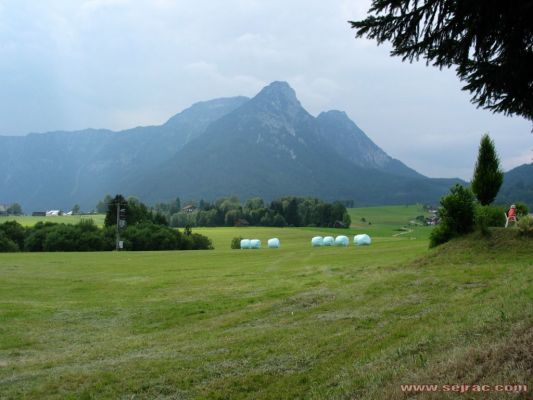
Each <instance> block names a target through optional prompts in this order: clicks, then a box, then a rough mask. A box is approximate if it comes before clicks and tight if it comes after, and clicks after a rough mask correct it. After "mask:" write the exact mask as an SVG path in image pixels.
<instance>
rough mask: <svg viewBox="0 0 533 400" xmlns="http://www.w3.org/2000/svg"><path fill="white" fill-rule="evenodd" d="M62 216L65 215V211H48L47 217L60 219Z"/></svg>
mask: <svg viewBox="0 0 533 400" xmlns="http://www.w3.org/2000/svg"><path fill="white" fill-rule="evenodd" d="M60 215H63V211H61V210H48V211H47V212H46V216H47V217H58V216H60Z"/></svg>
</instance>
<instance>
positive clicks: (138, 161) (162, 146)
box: [0, 97, 248, 210]
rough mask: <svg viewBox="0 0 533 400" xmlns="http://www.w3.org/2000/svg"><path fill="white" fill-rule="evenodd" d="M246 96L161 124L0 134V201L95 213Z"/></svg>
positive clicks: (204, 106) (208, 103) (207, 105)
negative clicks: (78, 208) (105, 197)
mask: <svg viewBox="0 0 533 400" xmlns="http://www.w3.org/2000/svg"><path fill="white" fill-rule="evenodd" d="M246 101H248V99H247V98H246V97H234V98H227V99H217V100H212V101H206V102H201V103H196V104H194V105H193V106H191V107H190V108H188V109H186V110H184V111H183V112H181V113H179V114H177V115H175V116H174V117H172V118H170V119H169V120H168V121H167V122H166V123H165V124H163V125H161V126H148V127H137V128H133V129H128V130H125V131H121V132H112V131H109V130H95V129H87V130H83V131H77V132H49V133H44V134H29V135H27V136H0V200H1V201H2V202H6V203H12V202H18V203H20V204H22V205H23V208H24V209H25V210H28V209H30V210H40V209H47V208H48V209H50V208H60V207H61V208H64V209H68V208H69V207H72V205H74V204H75V203H79V204H80V205H81V206H82V208H84V209H91V208H93V207H94V205H95V204H96V202H97V201H98V200H99V199H101V198H102V197H103V195H104V194H105V193H116V192H119V191H121V189H122V188H123V187H124V186H125V183H126V182H130V181H132V180H134V179H136V177H137V176H139V175H142V174H144V173H145V171H147V170H150V169H152V168H155V167H156V166H157V165H159V164H160V163H161V162H162V160H166V159H168V158H169V157H171V156H173V155H174V154H176V152H178V151H179V150H180V149H181V148H182V147H183V146H184V145H185V144H186V143H187V142H188V141H189V140H192V139H194V138H195V137H197V136H198V135H200V134H202V133H203V131H205V129H206V127H207V126H208V125H209V124H210V123H211V122H213V121H214V120H216V119H218V118H220V117H221V116H222V115H224V114H227V113H228V112H231V111H232V110H234V109H235V108H238V107H239V106H240V105H242V104H243V103H245V102H246Z"/></svg>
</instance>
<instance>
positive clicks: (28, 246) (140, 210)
mask: <svg viewBox="0 0 533 400" xmlns="http://www.w3.org/2000/svg"><path fill="white" fill-rule="evenodd" d="M117 204H118V205H119V212H120V213H121V215H119V218H118V221H121V220H123V221H124V223H121V224H120V225H119V227H118V232H119V234H120V239H121V241H122V242H123V248H124V249H125V250H132V251H148V250H206V249H212V248H213V245H212V243H211V240H210V239H209V238H207V237H206V236H203V235H200V234H198V233H193V232H192V231H191V229H190V228H187V229H185V230H184V231H183V232H181V231H179V230H178V229H173V228H171V227H169V226H168V223H167V220H166V218H165V217H164V216H163V215H161V214H159V213H157V212H154V211H153V210H150V209H149V208H148V207H147V206H146V205H145V204H143V203H141V202H139V201H138V200H136V199H128V200H127V199H125V198H124V197H123V196H121V195H117V196H115V197H114V198H113V199H112V200H111V202H109V204H108V205H107V213H106V218H105V223H104V227H102V228H100V227H98V226H97V225H95V223H94V221H93V220H92V219H82V220H81V221H80V222H78V223H77V224H58V223H53V222H38V223H37V224H35V225H34V226H32V227H24V226H22V225H21V224H19V223H18V222H16V221H7V222H5V223H3V224H0V252H18V251H29V252H40V251H110V250H114V249H115V248H116V239H117V236H116V235H117V214H116V213H117Z"/></svg>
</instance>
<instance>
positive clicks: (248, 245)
mask: <svg viewBox="0 0 533 400" xmlns="http://www.w3.org/2000/svg"><path fill="white" fill-rule="evenodd" d="M251 248H252V243H251V241H250V239H242V240H241V249H244V250H247V249H251Z"/></svg>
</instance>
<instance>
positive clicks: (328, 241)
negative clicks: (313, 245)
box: [324, 236, 335, 246]
mask: <svg viewBox="0 0 533 400" xmlns="http://www.w3.org/2000/svg"><path fill="white" fill-rule="evenodd" d="M334 244H335V239H334V238H333V236H326V237H325V238H324V246H333V245H334Z"/></svg>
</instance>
